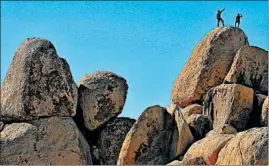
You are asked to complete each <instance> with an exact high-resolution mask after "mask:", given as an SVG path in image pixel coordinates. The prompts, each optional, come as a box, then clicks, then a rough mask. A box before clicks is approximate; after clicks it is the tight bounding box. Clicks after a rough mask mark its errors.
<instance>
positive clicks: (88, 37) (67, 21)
mask: <svg viewBox="0 0 269 166" xmlns="http://www.w3.org/2000/svg"><path fill="white" fill-rule="evenodd" d="M1 4H2V7H1V14H2V16H1V23H2V25H1V82H3V80H4V77H5V75H6V72H7V70H8V67H9V65H10V63H11V61H12V58H13V56H14V53H15V52H16V49H17V48H18V47H19V45H20V44H21V43H22V41H23V40H25V39H26V38H28V37H41V38H46V39H48V40H50V41H52V43H53V44H54V45H55V47H56V49H57V51H58V54H59V55H60V56H61V57H63V58H65V59H66V60H67V61H68V63H69V65H70V67H71V71H72V73H73V77H74V80H75V81H76V83H79V80H80V79H81V78H82V76H83V75H85V74H89V73H93V72H95V71H98V70H100V71H102V70H108V71H112V72H114V73H116V74H118V75H120V76H122V77H124V78H125V79H126V80H127V82H128V85H129V91H128V96H127V101H126V104H125V107H124V110H123V112H122V114H121V116H128V117H132V118H138V117H139V115H140V114H141V113H142V111H143V110H145V108H146V107H148V106H152V105H156V104H158V105H161V106H167V105H168V104H170V103H171V91H172V87H173V84H174V81H175V79H176V78H177V76H178V75H179V73H180V72H181V70H182V68H183V67H184V64H185V63H186V62H187V60H188V58H189V56H190V55H191V52H192V50H193V48H194V47H195V45H196V44H197V43H198V42H199V41H200V40H201V39H202V38H203V36H204V35H205V34H206V33H208V32H209V31H210V30H212V29H213V28H214V27H215V26H216V16H215V14H216V10H218V9H221V8H226V10H225V11H224V12H223V19H224V21H225V23H226V24H228V25H233V24H234V20H235V15H236V14H237V13H238V12H240V13H242V14H243V16H244V17H243V19H242V22H241V28H242V29H243V30H244V31H245V33H246V34H247V35H248V38H249V41H250V44H251V45H255V46H258V47H261V48H263V49H266V50H268V38H267V37H268V6H267V5H268V2H267V1H263V2H250V1H247V2H243V1H239V2H236V1H234V2H224V1H218V2H206V1H205V2H198V1H194V2H183V1H177V2H164V1H163V2H143V1H141V2H90V1H89V2H60V1H59V2H1Z"/></svg>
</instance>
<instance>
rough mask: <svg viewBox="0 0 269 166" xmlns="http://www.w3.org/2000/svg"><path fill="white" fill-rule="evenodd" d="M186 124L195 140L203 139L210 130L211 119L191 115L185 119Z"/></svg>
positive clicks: (199, 115) (200, 115)
mask: <svg viewBox="0 0 269 166" xmlns="http://www.w3.org/2000/svg"><path fill="white" fill-rule="evenodd" d="M186 122H187V123H188V125H189V128H190V130H191V133H192V135H193V137H194V139H195V140H199V139H202V138H204V137H205V135H206V133H208V132H209V131H210V130H212V121H211V119H209V118H208V116H205V115H202V114H192V115H191V116H189V117H188V118H187V119H186Z"/></svg>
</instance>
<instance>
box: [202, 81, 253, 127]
mask: <svg viewBox="0 0 269 166" xmlns="http://www.w3.org/2000/svg"><path fill="white" fill-rule="evenodd" d="M253 96H254V92H253V90H252V89H251V88H248V87H245V86H242V85H239V84H226V85H225V84H223V85H219V86H217V87H214V88H212V89H210V90H209V91H208V93H207V97H206V99H205V101H204V110H205V114H206V115H208V116H210V117H211V118H212V120H213V129H214V130H215V131H221V130H222V128H223V126H224V125H225V124H229V125H231V126H233V127H234V128H235V129H236V130H238V131H242V130H244V129H246V127H247V122H248V121H249V119H250V113H251V111H252V109H253Z"/></svg>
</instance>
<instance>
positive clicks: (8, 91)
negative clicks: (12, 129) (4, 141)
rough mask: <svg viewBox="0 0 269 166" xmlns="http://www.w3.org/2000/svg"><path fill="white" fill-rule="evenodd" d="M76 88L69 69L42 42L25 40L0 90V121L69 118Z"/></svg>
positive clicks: (37, 39) (54, 52)
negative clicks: (52, 117) (54, 117)
mask: <svg viewBox="0 0 269 166" xmlns="http://www.w3.org/2000/svg"><path fill="white" fill-rule="evenodd" d="M76 105H77V86H76V84H75V83H74V81H73V78H72V75H71V72H70V69H69V65H68V64H67V62H66V61H65V60H64V59H62V58H60V57H59V56H58V55H57V52H56V49H55V48H54V46H53V45H52V43H51V42H50V41H48V40H45V39H40V38H31V39H27V40H25V41H24V42H23V43H22V44H21V46H20V48H19V49H18V51H17V52H16V54H15V56H14V58H13V60H12V63H11V66H10V68H9V70H8V73H7V75H6V77H5V80H4V82H3V86H2V88H1V116H0V118H1V120H2V121H24V120H34V119H38V118H39V117H51V116H73V115H75V110H76Z"/></svg>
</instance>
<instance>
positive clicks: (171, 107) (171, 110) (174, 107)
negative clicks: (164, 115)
mask: <svg viewBox="0 0 269 166" xmlns="http://www.w3.org/2000/svg"><path fill="white" fill-rule="evenodd" d="M166 110H167V112H168V113H169V114H170V115H172V116H174V115H175V111H178V110H179V108H178V106H177V105H175V104H169V105H168V106H167V107H166Z"/></svg>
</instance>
